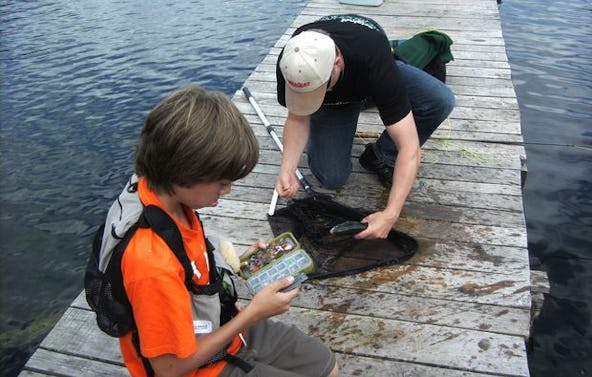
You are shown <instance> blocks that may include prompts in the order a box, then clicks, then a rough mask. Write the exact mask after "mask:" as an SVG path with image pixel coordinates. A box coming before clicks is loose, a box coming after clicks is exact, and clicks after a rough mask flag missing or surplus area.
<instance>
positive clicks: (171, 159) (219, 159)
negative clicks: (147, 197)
mask: <svg viewBox="0 0 592 377" xmlns="http://www.w3.org/2000/svg"><path fill="white" fill-rule="evenodd" d="M258 159H259V144H258V142H257V138H256V137H255V134H254V133H253V130H252V129H251V126H250V125H249V123H248V122H247V120H246V119H245V117H244V116H243V114H242V113H241V112H240V111H239V110H238V108H237V107H236V106H235V105H234V103H233V102H232V101H231V100H230V99H229V98H228V97H227V96H226V95H225V94H224V93H221V92H218V91H210V90H205V89H203V88H201V87H199V86H188V87H184V88H180V89H178V90H176V91H174V92H173V93H171V94H170V95H168V96H167V97H166V98H164V99H163V100H162V101H161V102H160V103H159V104H158V105H157V106H156V107H155V108H154V109H153V110H152V111H150V113H148V115H147V116H146V118H145V120H144V126H143V128H142V133H141V137H140V141H139V143H138V145H137V148H136V161H135V169H136V173H137V174H138V175H140V176H144V177H146V179H147V181H148V183H149V185H150V186H152V187H153V188H157V189H161V190H165V191H167V192H172V186H173V185H179V186H182V187H189V186H192V185H194V184H197V183H209V182H216V181H221V180H229V181H235V180H237V179H241V178H243V177H245V176H246V175H247V174H249V173H250V172H251V170H252V169H253V168H254V167H255V165H256V164H257V161H258Z"/></svg>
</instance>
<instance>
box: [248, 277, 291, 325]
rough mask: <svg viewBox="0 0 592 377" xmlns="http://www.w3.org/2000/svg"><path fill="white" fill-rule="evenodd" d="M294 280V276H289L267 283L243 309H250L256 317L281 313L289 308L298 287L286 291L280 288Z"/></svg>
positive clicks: (266, 316) (260, 317)
mask: <svg viewBox="0 0 592 377" xmlns="http://www.w3.org/2000/svg"><path fill="white" fill-rule="evenodd" d="M293 282H294V277H293V276H289V277H287V278H285V279H281V280H278V281H276V282H273V283H271V284H269V285H268V286H267V287H265V288H263V289H262V290H261V291H259V292H258V293H257V294H256V295H255V296H254V297H253V299H252V300H251V303H250V304H249V305H247V307H246V308H245V311H251V312H252V315H254V316H256V317H257V319H258V320H259V319H263V318H269V317H273V316H275V315H278V314H282V313H285V312H287V311H288V309H290V304H291V303H292V300H293V299H294V298H295V297H296V296H298V293H299V292H300V289H299V288H295V289H292V290H290V291H288V292H280V290H281V289H282V288H285V287H288V286H289V285H290V284H292V283H293Z"/></svg>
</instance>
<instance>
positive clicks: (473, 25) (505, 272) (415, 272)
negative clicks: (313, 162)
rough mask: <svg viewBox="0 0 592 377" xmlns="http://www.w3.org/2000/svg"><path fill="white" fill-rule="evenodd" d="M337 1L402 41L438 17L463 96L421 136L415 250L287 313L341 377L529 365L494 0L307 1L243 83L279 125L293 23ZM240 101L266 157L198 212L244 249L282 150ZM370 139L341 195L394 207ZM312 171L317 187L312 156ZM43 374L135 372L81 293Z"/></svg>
mask: <svg viewBox="0 0 592 377" xmlns="http://www.w3.org/2000/svg"><path fill="white" fill-rule="evenodd" d="M339 13H358V14H361V15H366V16H369V17H372V18H374V19H375V20H376V21H378V22H379V23H380V24H381V25H382V26H383V27H384V29H385V30H386V32H387V34H389V36H390V37H391V38H392V39H399V38H409V37H410V36H412V35H413V34H415V33H417V32H420V31H425V30H428V29H437V30H440V31H443V32H445V33H447V34H448V35H449V36H450V37H451V38H452V39H453V40H454V44H453V46H452V51H453V54H454V57H455V60H454V61H453V62H451V63H450V64H448V78H447V83H448V84H449V85H450V86H451V88H452V89H453V91H454V92H455V94H456V108H455V110H454V111H453V113H452V114H451V116H450V119H449V120H447V121H446V122H445V123H444V124H442V125H441V126H440V128H439V129H438V130H437V131H436V133H435V134H434V135H433V136H432V138H431V139H430V140H429V141H428V142H427V143H426V144H425V145H424V147H423V151H424V154H423V158H422V164H421V168H420V171H419V177H418V180H417V182H416V184H415V187H414V189H413V191H412V193H411V195H410V197H409V199H408V201H407V203H406V205H405V207H404V209H403V214H402V217H401V219H400V220H399V221H398V222H397V224H396V227H397V229H399V230H402V231H405V232H407V233H409V234H411V235H413V236H414V237H416V238H417V239H418V240H419V243H420V247H419V250H418V253H417V255H416V256H414V257H413V258H412V259H411V260H409V261H408V262H406V263H405V264H403V265H398V266H393V267H387V268H380V269H376V270H373V271H370V272H367V273H363V274H359V275H355V276H350V277H345V278H335V279H329V280H321V281H315V282H314V283H311V284H305V285H304V286H303V289H302V293H301V295H300V297H299V298H298V299H297V301H296V302H295V305H294V307H293V308H292V309H291V310H290V311H289V312H288V313H287V314H285V315H283V316H282V319H283V320H285V321H289V322H292V323H295V324H297V325H298V326H299V327H301V328H302V329H303V330H304V331H306V332H308V333H310V334H312V335H315V336H319V337H321V338H322V339H323V340H324V341H325V342H326V343H328V344H329V345H330V346H331V348H332V349H333V350H334V351H335V352H336V353H337V356H338V360H339V363H340V367H341V370H342V373H341V376H439V377H441V376H483V375H487V376H528V375H529V371H528V363H527V354H526V341H527V338H528V335H529V329H530V323H531V288H532V286H531V278H530V271H529V259H528V251H527V239H526V225H525V219H524V213H523V205H522V190H521V183H522V180H523V172H524V169H523V162H524V160H525V151H524V147H523V143H522V135H521V128H520V114H519V109H518V103H517V100H516V95H515V92H514V88H513V85H512V81H511V72H510V66H509V63H508V60H507V55H506V50H505V46H504V38H503V35H502V30H501V23H500V16H499V12H498V9H497V4H496V1H494V0H475V1H466V0H427V1H426V0H386V1H385V2H384V4H382V5H381V6H379V7H359V6H346V5H342V4H339V2H338V1H337V0H314V1H309V2H308V3H307V5H306V7H305V8H304V9H303V11H302V12H301V13H300V15H299V16H298V17H297V18H296V19H295V20H294V22H293V24H292V26H291V27H290V28H289V29H288V30H286V32H285V34H284V35H283V36H281V38H279V40H278V41H277V43H276V45H275V46H274V47H273V48H272V49H271V50H270V51H269V54H268V55H267V57H266V58H265V59H264V60H263V61H262V62H261V64H259V66H257V68H256V69H255V70H254V72H253V73H252V74H251V76H250V77H249V78H248V80H247V81H246V82H245V86H247V87H248V88H249V89H250V90H251V92H252V93H253V95H254V96H255V98H256V99H257V102H258V103H259V105H260V106H261V108H262V109H263V112H264V113H265V114H266V116H267V117H268V119H269V120H270V121H271V122H272V123H273V124H275V125H278V126H277V131H278V133H279V134H280V135H281V125H283V122H284V119H285V116H286V115H287V112H286V110H285V109H284V108H283V107H281V106H279V105H278V104H277V101H276V99H275V61H276V59H277V56H278V54H279V52H280V50H281V47H282V46H283V45H284V44H285V42H286V41H287V39H288V38H289V36H290V35H291V33H292V32H293V31H294V29H295V28H296V27H298V26H300V25H302V24H304V23H307V22H310V21H313V20H315V19H317V18H318V17H320V16H324V15H328V14H339ZM233 100H234V101H235V103H236V104H237V105H238V106H239V108H240V109H241V110H242V111H243V113H244V114H245V115H246V116H247V118H248V120H249V121H250V122H251V123H252V125H253V128H254V129H255V132H256V133H257V135H258V137H259V141H260V144H261V158H260V161H259V164H258V165H257V167H256V168H255V170H254V171H253V173H252V174H250V175H249V176H248V177H246V178H245V179H243V180H241V181H240V182H237V183H236V185H235V186H234V188H233V192H232V194H231V195H230V196H229V197H227V198H225V199H223V200H221V201H220V205H219V206H218V207H217V208H214V209H207V210H203V211H201V212H202V219H203V220H204V222H205V224H206V229H207V228H208V226H214V227H216V228H218V229H220V230H223V231H224V232H226V233H227V234H228V236H229V238H230V239H231V240H232V241H233V242H234V243H235V245H236V247H237V249H238V250H239V251H242V250H244V249H245V248H246V247H247V245H248V244H250V243H252V242H254V241H255V240H256V239H257V238H260V237H262V238H266V237H268V238H271V236H272V233H271V230H270V228H269V225H268V222H267V218H266V212H267V210H268V207H269V202H270V199H271V197H272V192H273V186H274V182H275V178H276V174H277V171H278V165H279V161H280V154H279V152H278V151H277V149H276V147H275V145H274V144H273V142H272V140H271V138H270V137H269V135H268V134H267V132H266V130H265V128H264V127H263V125H262V122H261V121H260V119H259V118H258V116H257V115H256V114H255V112H254V110H253V109H252V107H251V106H250V104H249V102H248V101H247V99H246V98H245V97H244V95H243V93H242V91H240V90H238V91H237V92H236V94H235V95H234V97H233ZM382 129H383V126H381V122H380V119H379V117H378V114H377V113H376V111H375V110H369V111H366V112H364V113H363V114H362V115H361V117H360V127H359V130H361V131H368V132H369V133H370V134H371V135H372V134H373V133H376V132H379V131H381V130H382ZM369 141H371V140H367V139H366V140H362V139H357V140H356V143H355V145H354V149H353V156H352V159H353V166H354V172H353V174H352V176H351V178H350V180H349V181H348V184H347V186H346V187H344V188H343V189H342V190H340V191H339V192H334V194H335V197H336V199H337V200H338V201H340V202H342V203H345V204H348V205H351V206H359V203H363V206H364V207H365V208H369V209H371V208H377V207H380V206H383V204H384V200H385V197H386V193H385V191H384V189H383V188H382V187H381V186H380V185H379V183H378V181H377V179H376V177H375V176H374V175H371V174H368V173H367V172H366V171H365V170H364V169H363V168H361V167H360V165H359V163H358V160H357V156H358V155H359V154H360V153H361V152H362V150H363V145H364V144H365V143H366V142H369ZM301 171H302V172H303V173H304V174H305V175H306V176H307V178H309V179H310V181H311V183H312V184H313V186H315V185H316V181H315V180H314V179H313V178H312V176H311V175H310V172H309V170H308V169H307V166H306V162H305V161H303V162H302V164H301ZM315 188H316V189H318V188H319V186H318V185H316V187H315ZM283 204H285V202H283V201H281V200H280V202H279V205H280V206H281V205H283ZM244 299H246V296H244ZM245 303H246V302H245ZM45 375H50V376H105V375H110V376H126V375H128V374H127V371H126V369H125V367H124V366H123V364H122V361H121V356H120V353H119V347H118V343H117V340H116V339H113V338H110V337H108V336H106V335H104V334H102V333H101V332H100V331H99V330H98V328H97V327H96V326H95V322H94V314H93V313H92V312H91V311H89V310H88V306H87V305H86V302H85V301H84V298H83V296H82V295H81V296H79V297H78V298H77V299H76V300H75V301H74V302H73V303H72V304H71V306H70V307H69V308H68V309H67V311H66V312H65V314H64V316H63V317H62V319H61V320H60V321H59V323H58V324H57V325H56V326H55V328H54V329H53V331H51V333H50V334H49V335H48V336H47V337H46V339H45V340H44V341H43V342H42V344H41V345H40V347H39V348H38V350H37V351H36V352H35V354H34V355H33V356H32V357H31V358H30V360H29V361H28V363H27V365H26V367H25V369H24V370H23V372H22V373H21V376H45Z"/></svg>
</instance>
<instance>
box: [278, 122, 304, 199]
mask: <svg viewBox="0 0 592 377" xmlns="http://www.w3.org/2000/svg"><path fill="white" fill-rule="evenodd" d="M309 132H310V116H298V115H294V114H292V113H288V117H287V118H286V123H285V124H284V134H283V136H284V138H283V146H284V152H283V154H282V164H281V166H280V172H279V174H278V178H277V181H276V184H275V189H276V190H277V192H278V194H279V195H280V196H281V197H293V196H294V195H296V193H297V192H298V188H299V183H298V180H297V179H296V176H295V173H296V169H297V168H298V162H299V161H300V157H301V156H302V152H304V148H305V147H306V143H307V142H308V135H309Z"/></svg>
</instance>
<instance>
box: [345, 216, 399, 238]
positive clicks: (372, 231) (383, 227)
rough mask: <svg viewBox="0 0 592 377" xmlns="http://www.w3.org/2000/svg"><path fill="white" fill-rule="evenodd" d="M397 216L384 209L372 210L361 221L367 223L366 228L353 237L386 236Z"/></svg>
mask: <svg viewBox="0 0 592 377" xmlns="http://www.w3.org/2000/svg"><path fill="white" fill-rule="evenodd" d="M397 219H398V216H392V215H389V214H388V213H386V212H385V211H379V212H374V213H372V214H370V215H368V216H366V217H365V218H364V219H362V222H363V223H367V224H368V228H366V230H364V231H363V232H360V233H358V234H356V235H355V238H357V239H362V238H386V237H387V236H388V234H389V232H390V231H391V230H392V229H393V225H395V223H396V222H397Z"/></svg>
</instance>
